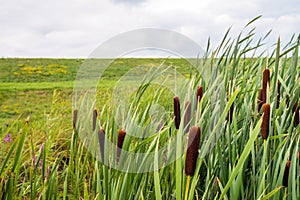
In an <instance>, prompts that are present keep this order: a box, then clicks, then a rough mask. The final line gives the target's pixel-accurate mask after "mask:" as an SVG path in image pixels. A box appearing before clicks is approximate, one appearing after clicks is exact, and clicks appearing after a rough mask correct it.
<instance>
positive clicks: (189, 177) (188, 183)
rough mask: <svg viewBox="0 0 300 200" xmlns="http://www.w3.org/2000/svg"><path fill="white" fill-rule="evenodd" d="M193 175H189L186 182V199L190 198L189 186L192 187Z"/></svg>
mask: <svg viewBox="0 0 300 200" xmlns="http://www.w3.org/2000/svg"><path fill="white" fill-rule="evenodd" d="M190 181H191V176H187V180H186V184H185V197H184V199H185V200H187V199H188V194H189V187H190Z"/></svg>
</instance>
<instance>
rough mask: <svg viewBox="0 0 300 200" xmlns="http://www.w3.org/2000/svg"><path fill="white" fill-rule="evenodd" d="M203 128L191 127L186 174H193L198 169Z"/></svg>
mask: <svg viewBox="0 0 300 200" xmlns="http://www.w3.org/2000/svg"><path fill="white" fill-rule="evenodd" d="M200 137H201V130H200V127H198V126H193V127H192V128H191V129H190V133H189V139H188V146H187V151H186V159H185V174H186V175H187V176H193V175H194V172H195V169H196V162H197V157H198V149H199V144H200Z"/></svg>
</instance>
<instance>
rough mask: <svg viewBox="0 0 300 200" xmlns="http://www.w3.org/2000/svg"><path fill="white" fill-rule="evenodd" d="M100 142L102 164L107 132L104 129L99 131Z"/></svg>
mask: <svg viewBox="0 0 300 200" xmlns="http://www.w3.org/2000/svg"><path fill="white" fill-rule="evenodd" d="M98 142H99V146H100V154H101V159H102V162H104V145H105V131H104V130H103V129H100V130H99V131H98Z"/></svg>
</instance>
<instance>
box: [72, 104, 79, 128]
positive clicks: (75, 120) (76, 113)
mask: <svg viewBox="0 0 300 200" xmlns="http://www.w3.org/2000/svg"><path fill="white" fill-rule="evenodd" d="M77 115H78V110H77V109H75V110H74V112H73V129H74V130H76V123H77Z"/></svg>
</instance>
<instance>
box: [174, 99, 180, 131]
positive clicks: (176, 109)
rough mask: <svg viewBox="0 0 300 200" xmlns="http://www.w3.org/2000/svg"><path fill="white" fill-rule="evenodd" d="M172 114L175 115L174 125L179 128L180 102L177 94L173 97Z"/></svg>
mask: <svg viewBox="0 0 300 200" xmlns="http://www.w3.org/2000/svg"><path fill="white" fill-rule="evenodd" d="M174 116H175V127H176V129H179V125H180V102H179V98H178V96H175V97H174Z"/></svg>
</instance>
